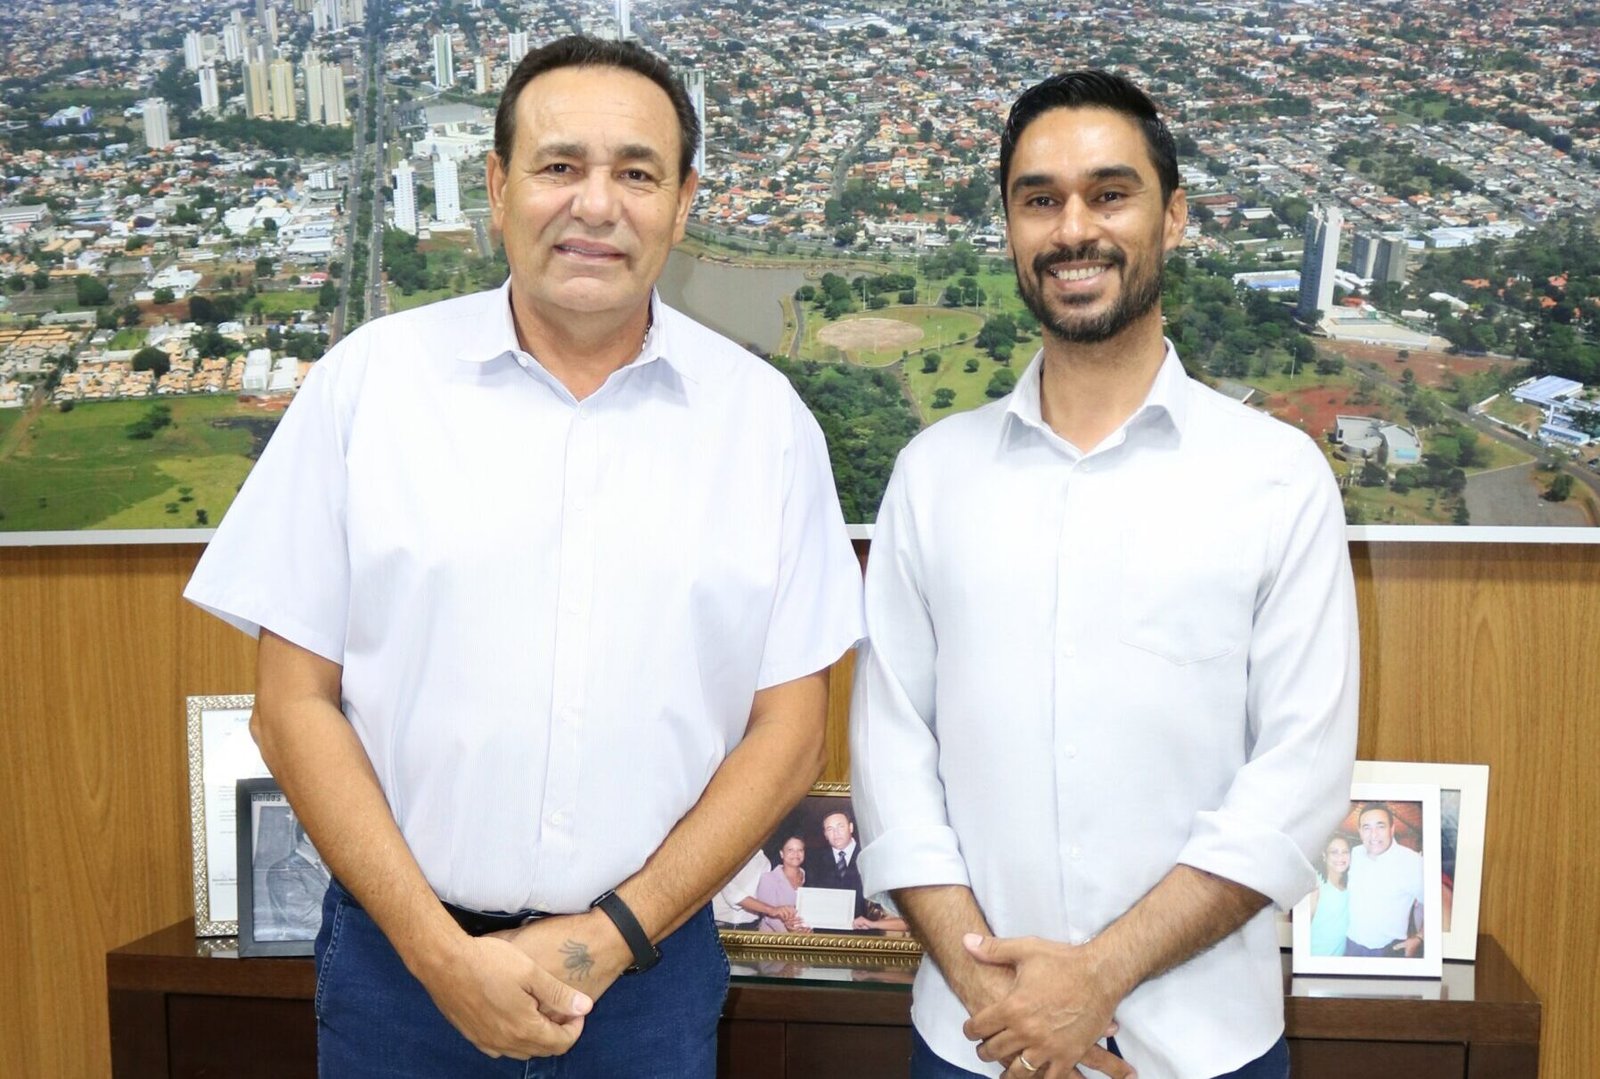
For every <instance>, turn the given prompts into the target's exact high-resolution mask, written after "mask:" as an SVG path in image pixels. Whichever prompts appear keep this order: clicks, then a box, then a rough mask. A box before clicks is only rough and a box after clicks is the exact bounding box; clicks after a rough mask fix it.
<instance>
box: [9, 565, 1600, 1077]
mask: <svg viewBox="0 0 1600 1079" xmlns="http://www.w3.org/2000/svg"><path fill="white" fill-rule="evenodd" d="M1353 553H1354V555H1355V563H1356V574H1357V589H1358V596H1359V600H1360V606H1361V629H1362V652H1363V656H1362V673H1363V685H1362V694H1361V700H1362V726H1361V739H1360V753H1361V755H1362V756H1363V757H1366V758H1369V759H1380V760H1431V761H1444V762H1482V763H1487V764H1489V765H1490V766H1491V774H1490V789H1489V819H1488V841H1487V854H1486V864H1485V873H1484V890H1483V902H1482V909H1481V921H1480V929H1481V930H1482V931H1483V932H1486V933H1490V934H1493V935H1494V936H1496V937H1497V938H1498V939H1499V940H1500V942H1501V944H1502V945H1503V946H1504V949H1505V951H1506V952H1507V953H1508V954H1509V955H1510V957H1511V959H1512V961H1513V962H1514V963H1515V964H1516V965H1517V967H1518V968H1519V969H1520V970H1521V971H1522V973H1523V975H1524V976H1525V977H1526V978H1527V980H1528V982H1529V984H1530V985H1531V986H1532V987H1533V989H1534V991H1535V992H1537V993H1538V994H1539V996H1540V997H1541V998H1542V999H1543V1001H1544V1005H1545V1029H1544V1044H1543V1052H1542V1055H1541V1060H1542V1065H1541V1068H1540V1075H1541V1077H1543V1079H1567V1077H1576V1076H1583V1075H1588V1074H1590V1072H1591V1063H1592V1060H1593V1058H1594V1057H1595V1056H1596V1055H1597V1054H1600V1027H1597V1025H1596V1024H1595V1022H1594V1019H1593V1017H1594V1016H1595V1015H1596V1014H1597V1013H1600V978H1597V977H1596V975H1595V971H1596V970H1600V901H1597V899H1596V896H1597V895H1600V854H1597V853H1596V847H1597V844H1596V839H1595V823H1594V822H1595V821H1597V820H1600V690H1597V689H1596V679H1595V669H1596V665H1597V660H1600V547H1577V546H1572V547H1544V546H1511V545H1505V546H1498V545H1496V546H1490V545H1468V544H1415V545H1412V544H1355V545H1354V546H1353ZM198 554H199V549H198V548H196V547H190V546H154V547H78V548H5V549H0V706H3V707H0V782H3V785H4V786H3V789H4V792H5V797H4V802H3V804H4V807H5V808H4V810H3V812H4V814H5V817H4V820H3V821H0V866H3V867H4V874H5V876H4V879H5V885H4V892H3V894H4V895H5V897H6V898H5V904H4V907H3V909H0V971H3V972H4V975H3V976H4V978H5V981H6V985H5V988H4V991H3V992H0V1061H4V1062H5V1064H4V1065H3V1067H0V1070H4V1071H5V1073H6V1074H12V1072H11V1071H10V1069H13V1068H14V1069H16V1070H15V1072H14V1074H17V1075H27V1076H52V1077H64V1079H73V1077H79V1076H82V1077H97V1076H103V1075H105V1074H106V1073H107V1070H108V1066H109V1051H108V1038H107V1022H106V991H105V953H106V951H107V950H108V949H110V948H113V947H116V946H117V945H119V944H123V943H126V942H128V941H130V940H133V939H135V938H137V937H140V936H143V935H144V934H146V933H150V932H153V931H155V930H157V929H160V928H162V927H163V926H166V925H169V924H171V923H172V922H175V921H178V920H179V919H180V918H184V917H186V916H188V915H190V914H192V913H193V896H192V893H191V884H190V868H191V867H190V851H189V826H188V812H189V809H188V797H187V773H186V750H185V745H184V698H185V697H186V696H188V695H190V694H201V693H204V694H222V693H239V692H249V691H250V690H252V689H253V680H254V646H253V644H252V643H251V642H250V641H249V640H248V639H247V638H245V637H244V636H243V635H242V634H239V633H237V632H235V631H233V630H231V629H229V628H227V627H226V626H224V625H223V624H222V623H220V622H218V621H216V620H214V619H211V618H209V617H207V616H205V615H203V614H201V613H200V612H198V611H197V610H195V609H193V608H191V607H189V606H188V605H187V604H185V603H183V602H182V600H181V599H180V597H179V593H180V591H181V589H182V586H183V583H184V581H185V580H187V578H188V575H189V573H190V571H191V570H192V569H193V566H194V562H195V560H196V558H197V557H198ZM849 673H850V665H849V662H848V660H847V661H846V662H845V663H844V664H841V666H840V668H838V669H836V670H835V672H834V678H833V682H832V686H831V689H830V745H829V758H828V761H829V763H828V767H827V771H826V773H825V775H826V777H827V778H834V779H840V778H844V777H845V776H846V775H847V774H848V747H847V745H846V743H845V739H844V737H843V735H844V723H845V717H846V714H847V711H848V699H849V681H850V679H849Z"/></svg>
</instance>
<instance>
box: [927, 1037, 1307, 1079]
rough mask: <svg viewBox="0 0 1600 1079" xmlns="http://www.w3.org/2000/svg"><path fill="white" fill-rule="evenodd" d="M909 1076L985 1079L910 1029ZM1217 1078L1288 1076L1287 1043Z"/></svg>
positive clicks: (1272, 1078)
mask: <svg viewBox="0 0 1600 1079" xmlns="http://www.w3.org/2000/svg"><path fill="white" fill-rule="evenodd" d="M911 1039H912V1041H911V1079H985V1077H984V1076H983V1075H982V1073H980V1072H969V1071H967V1070H966V1069H965V1068H958V1067H956V1066H955V1065H954V1064H952V1063H950V1062H949V1061H948V1060H946V1059H944V1058H943V1057H941V1056H940V1055H939V1054H938V1053H935V1052H934V1051H933V1050H932V1049H930V1048H928V1043H927V1042H925V1041H923V1040H922V1035H921V1034H918V1033H917V1032H916V1031H915V1030H913V1031H912V1032H911ZM1107 1047H1108V1048H1109V1049H1110V1050H1111V1051H1112V1052H1113V1053H1116V1054H1117V1056H1121V1055H1122V1054H1121V1053H1118V1052H1117V1040H1116V1039H1115V1038H1111V1039H1108V1041H1107ZM1217 1079H1289V1043H1288V1042H1286V1041H1284V1040H1283V1039H1282V1038H1279V1039H1278V1042H1277V1044H1276V1045H1274V1046H1273V1047H1272V1048H1271V1049H1268V1050H1267V1051H1266V1052H1265V1053H1264V1054H1262V1055H1261V1056H1259V1057H1257V1058H1256V1059H1254V1060H1252V1061H1251V1062H1250V1063H1248V1064H1246V1065H1245V1066H1244V1067H1242V1068H1240V1069H1238V1070H1237V1071H1231V1072H1229V1073H1228V1074H1227V1075H1219V1076H1217Z"/></svg>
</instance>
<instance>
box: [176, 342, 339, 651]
mask: <svg viewBox="0 0 1600 1079" xmlns="http://www.w3.org/2000/svg"><path fill="white" fill-rule="evenodd" d="M357 340H358V338H357V337H351V338H347V339H346V341H345V342H344V343H343V346H342V350H345V351H347V350H348V349H349V348H351V347H356V346H355V342H357ZM340 351H341V350H335V352H334V353H330V354H329V355H328V356H327V357H325V358H324V359H322V360H320V361H318V363H317V364H316V365H315V366H313V367H312V369H311V373H310V374H309V375H308V376H307V377H306V381H305V385H304V386H302V387H301V389H300V392H299V393H297V394H296V395H295V399H294V402H293V403H292V404H291V405H290V406H289V410H288V411H287V412H286V413H285V414H284V417H283V420H282V421H281V422H280V423H279V424H278V428H277V430H276V431H275V432H273V435H272V438H271V439H270V440H269V441H268V443H267V447H266V449H265V451H263V453H262V454H261V460H260V461H259V462H257V464H256V466H255V467H254V468H253V469H251V471H250V475H249V477H248V478H247V479H246V480H245V483H244V487H243V488H242V489H241V490H240V492H239V496H238V498H236V499H235V500H234V503H233V505H232V506H231V507H230V508H229V510H228V512H227V515H226V516H225V517H224V518H223V520H222V523H221V525H220V526H219V527H218V528H217V532H216V535H215V536H214V537H213V538H212V540H211V543H210V545H209V546H207V548H206V551H205V554H204V555H203V556H202V557H201V559H200V564H199V565H198V566H197V567H196V568H195V571H194V576H193V577H191V578H190V579H189V584H188V587H186V588H185V589H184V597H185V598H186V599H188V600H189V601H190V602H192V603H194V604H196V605H197V606H199V607H201V608H203V609H205V610H207V611H209V612H210V613H212V614H214V615H216V616H217V617H219V618H221V619H223V620H224V621H226V622H228V623H229V624H231V625H233V626H235V627H236V628H238V629H241V630H243V631H244V632H246V633H249V634H250V635H251V636H257V635H259V633H260V631H261V629H262V628H266V629H270V630H271V631H272V632H274V633H276V634H278V635H279V636H281V637H283V638H285V639H286V640H289V641H291V642H293V643H294V644H297V645H299V646H300V647H302V648H305V649H308V650H309V651H312V652H315V653H316V654H317V655H319V656H322V657H323V658H324V659H328V660H332V661H333V662H335V663H343V661H344V642H345V625H346V616H347V612H348V609H349V585H350V580H349V578H350V573H349V556H348V553H347V546H346V542H345V459H344V439H345V431H344V430H342V424H341V415H340V413H341V412H342V411H346V410H342V409H341V408H340V407H339V401H338V399H337V398H338V392H339V378H338V374H339V371H338V370H337V369H336V365H335V362H334V361H335V356H336V354H337V353H339V352H340ZM344 418H347V415H346V417H344Z"/></svg>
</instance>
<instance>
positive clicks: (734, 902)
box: [711, 850, 772, 922]
mask: <svg viewBox="0 0 1600 1079" xmlns="http://www.w3.org/2000/svg"><path fill="white" fill-rule="evenodd" d="M771 868H772V863H771V862H769V861H767V856H766V855H765V854H763V853H762V852H761V851H759V850H758V851H756V852H755V853H754V854H752V855H751V856H750V860H749V861H748V862H745V864H744V865H743V866H742V867H740V869H739V872H737V873H735V874H734V875H733V879H732V880H730V881H729V882H728V883H727V884H726V885H724V886H723V889H722V891H720V892H718V893H717V894H716V895H715V896H714V897H712V901H711V905H712V907H713V908H714V909H713V912H712V913H713V914H714V915H715V917H716V919H717V921H719V922H746V921H750V920H752V919H753V918H754V917H755V915H753V914H750V913H748V912H747V911H745V909H744V908H743V907H740V906H739V904H740V903H742V902H744V901H745V900H746V899H749V898H750V897H751V896H753V895H755V894H756V885H758V884H760V883H761V875H762V874H763V873H766V872H767V871H768V870H770V869H771Z"/></svg>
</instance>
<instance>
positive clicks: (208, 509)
mask: <svg viewBox="0 0 1600 1079" xmlns="http://www.w3.org/2000/svg"><path fill="white" fill-rule="evenodd" d="M161 409H165V410H166V412H165V417H166V419H167V421H168V422H166V423H165V424H162V423H160V422H159V419H155V418H157V417H160V416H161V415H162V413H161V412H160V410H161ZM280 415H281V413H280V412H277V411H265V410H262V409H261V408H259V407H257V406H254V405H244V404H241V403H240V402H239V400H238V398H236V397H233V396H215V397H213V396H206V397H163V398H150V399H142V400H136V401H105V402H82V403H79V404H77V405H76V406H75V407H73V408H72V409H71V410H70V411H67V412H61V411H59V410H57V409H56V408H43V409H39V410H38V411H30V412H29V413H27V414H25V415H24V414H20V413H17V414H8V415H6V416H5V417H4V419H0V513H3V514H4V517H3V518H0V530H4V531H57V530H68V529H83V528H196V527H206V526H214V525H216V523H217V522H218V521H219V520H221V519H222V514H223V512H224V511H225V510H226V509H227V508H228V506H229V505H230V504H232V502H233V498H234V495H235V494H236V493H237V491H238V488H239V485H240V484H241V483H243V482H244V478H245V476H246V474H247V473H248V472H249V471H250V467H251V464H252V463H253V458H254V456H255V455H256V454H257V453H259V451H260V447H261V446H262V445H264V444H265V442H266V439H267V438H268V437H269V436H270V434H271V431H272V429H273V427H274V426H275V425H276V423H277V420H278V418H279V416H280ZM153 419H155V422H152V420H153ZM141 425H143V426H144V427H145V429H147V430H149V431H150V437H148V438H138V437H133V433H134V432H135V431H136V430H138V429H139V428H140V426H141ZM201 511H204V512H203V513H202V512H201Z"/></svg>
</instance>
